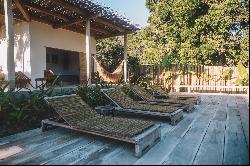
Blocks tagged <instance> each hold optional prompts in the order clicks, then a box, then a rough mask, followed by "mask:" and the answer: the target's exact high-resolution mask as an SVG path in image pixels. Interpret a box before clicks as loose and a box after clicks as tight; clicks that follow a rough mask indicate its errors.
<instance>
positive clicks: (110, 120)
mask: <svg viewBox="0 0 250 166" xmlns="http://www.w3.org/2000/svg"><path fill="white" fill-rule="evenodd" d="M45 100H46V101H47V102H48V104H49V106H50V107H51V108H52V110H54V111H55V113H56V115H57V116H56V117H55V118H51V119H46V120H43V121H42V130H43V131H45V130H48V129H50V128H51V127H54V126H57V127H63V128H67V129H71V130H75V131H79V132H83V133H88V134H93V135H97V136H101V137H106V138H110V139H115V140H120V141H124V142H128V143H132V144H134V145H135V155H136V156H138V157H139V156H141V155H142V154H143V153H144V152H146V151H147V150H148V149H149V148H150V147H152V146H153V145H154V144H155V143H157V142H158V141H159V140H160V126H159V125H157V124H155V123H153V122H151V121H144V120H136V119H128V118H119V117H111V116H101V115H100V114H98V113H97V112H96V111H95V110H93V109H92V108H90V107H89V106H88V105H87V104H86V103H85V102H84V101H83V100H82V99H81V98H80V97H79V96H77V95H65V96H56V97H47V98H45Z"/></svg>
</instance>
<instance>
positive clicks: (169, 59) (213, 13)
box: [129, 0, 249, 65]
mask: <svg viewBox="0 0 250 166" xmlns="http://www.w3.org/2000/svg"><path fill="white" fill-rule="evenodd" d="M146 6H147V7H148V9H149V10H150V17H149V23H150V25H149V26H148V27H146V28H144V29H143V30H142V31H140V32H138V33H136V34H132V35H130V39H129V48H130V50H129V54H130V55H131V56H136V57H139V59H140V61H141V63H144V64H162V63H163V64H164V65H168V64H194V65H197V64H203V65H237V64H238V63H242V64H244V65H247V64H248V59H249V25H248V23H249V14H248V7H249V1H239V0H220V1H210V0H158V1H154V0H147V1H146Z"/></svg>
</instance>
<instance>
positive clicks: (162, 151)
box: [134, 112, 199, 165]
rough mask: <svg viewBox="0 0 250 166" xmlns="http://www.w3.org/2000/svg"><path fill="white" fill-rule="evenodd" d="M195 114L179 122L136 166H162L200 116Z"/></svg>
mask: <svg viewBox="0 0 250 166" xmlns="http://www.w3.org/2000/svg"><path fill="white" fill-rule="evenodd" d="M191 114H193V113H189V114H187V116H186V117H185V118H184V119H183V120H182V121H181V122H179V124H178V125H176V126H175V127H173V128H172V130H170V131H169V132H167V133H166V134H165V135H164V136H163V137H162V140H161V142H159V143H158V144H157V145H156V146H155V147H154V148H153V149H150V150H149V151H148V152H147V153H146V154H145V155H144V156H142V157H141V158H140V159H138V160H137V161H136V162H135V163H134V165H146V164H147V165H148V164H150V165H154V164H162V163H163V162H164V161H165V159H166V158H167V156H168V155H169V154H170V153H171V152H172V150H173V149H174V148H175V146H176V145H177V144H178V143H179V142H180V140H181V138H182V137H183V136H184V135H185V134H186V132H187V131H188V130H189V128H190V127H191V124H192V123H193V121H194V119H195V117H196V116H197V115H198V114H199V112H197V113H196V114H194V115H193V117H192V116H191Z"/></svg>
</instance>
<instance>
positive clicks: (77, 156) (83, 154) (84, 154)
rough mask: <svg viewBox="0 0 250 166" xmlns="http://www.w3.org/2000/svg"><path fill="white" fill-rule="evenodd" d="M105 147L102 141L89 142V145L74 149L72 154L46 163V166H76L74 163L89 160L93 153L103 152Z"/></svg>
mask: <svg viewBox="0 0 250 166" xmlns="http://www.w3.org/2000/svg"><path fill="white" fill-rule="evenodd" d="M104 147H105V143H102V142H101V141H89V142H88V143H87V144H84V145H83V146H80V147H79V148H76V149H74V150H73V151H71V152H70V153H67V154H65V155H63V156H61V157H59V158H56V159H55V160H52V161H50V162H49V163H46V165H55V164H56V165H58V164H59V165H74V163H77V162H78V161H80V160H82V159H84V158H88V157H89V156H90V155H91V154H92V153H94V152H96V151H98V150H101V149H103V148H104Z"/></svg>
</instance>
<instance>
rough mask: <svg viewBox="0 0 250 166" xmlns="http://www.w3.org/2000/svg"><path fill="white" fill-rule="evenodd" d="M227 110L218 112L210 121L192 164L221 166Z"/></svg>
mask: <svg viewBox="0 0 250 166" xmlns="http://www.w3.org/2000/svg"><path fill="white" fill-rule="evenodd" d="M226 116H227V110H226V109H225V108H224V109H223V110H219V111H217V112H216V115H215V117H214V118H213V119H212V121H211V124H210V126H209V128H208V131H207V133H206V136H205V138H204V140H203V141H202V143H201V146H200V148H199V151H198V153H197V155H196V157H195V160H194V163H193V164H195V165H196V164H198V165H209V164H212V165H221V164H222V162H223V149H224V135H225V127H226Z"/></svg>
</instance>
